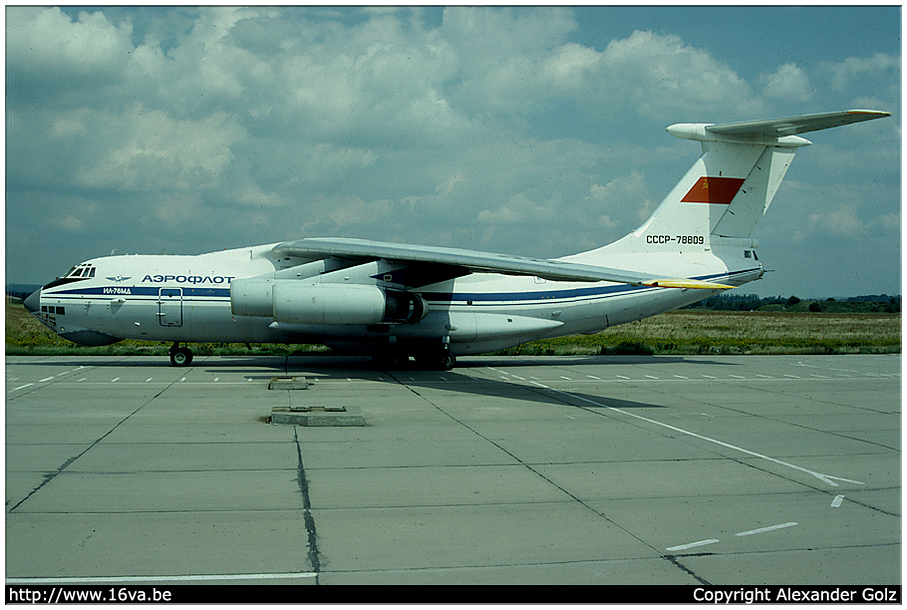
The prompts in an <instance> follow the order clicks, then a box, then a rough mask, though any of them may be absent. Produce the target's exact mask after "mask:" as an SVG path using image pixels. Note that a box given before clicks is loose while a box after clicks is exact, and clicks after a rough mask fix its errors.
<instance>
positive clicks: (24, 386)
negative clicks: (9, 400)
mask: <svg viewBox="0 0 907 610" xmlns="http://www.w3.org/2000/svg"><path fill="white" fill-rule="evenodd" d="M30 385H35V384H33V383H26V384H25V385H20V386H19V387H18V388H13V389H12V390H10V392H15V391H16V390H21V389H24V388H27V387H28V386H30Z"/></svg>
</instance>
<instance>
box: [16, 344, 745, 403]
mask: <svg viewBox="0 0 907 610" xmlns="http://www.w3.org/2000/svg"><path fill="white" fill-rule="evenodd" d="M681 362H682V363H686V364H705V365H708V366H717V365H726V366H735V365H733V364H731V363H728V362H716V361H713V360H699V359H697V360H688V359H686V358H684V357H682V356H658V357H654V356H568V357H564V356H531V357H525V358H512V357H506V358H501V359H500V360H495V359H493V358H492V359H489V358H488V357H483V359H482V360H481V362H474V363H473V362H471V361H470V359H469V358H468V357H466V358H462V359H460V362H459V364H458V366H457V367H456V368H454V369H453V370H451V371H425V370H422V369H419V368H417V367H415V366H407V365H406V364H404V365H402V366H400V367H399V368H395V369H386V368H381V367H376V366H375V364H374V363H373V362H372V360H371V359H370V358H366V357H357V356H337V355H328V354H325V355H311V356H309V355H306V356H295V355H291V356H274V355H249V356H229V357H225V358H223V359H221V360H219V361H218V363H217V364H216V365H214V364H213V363H206V362H205V358H204V356H200V357H199V358H198V359H197V360H196V363H195V365H194V366H193V367H190V368H200V369H202V370H204V371H206V372H208V373H217V372H223V373H232V374H237V373H240V374H242V373H246V375H245V376H246V377H248V378H249V379H252V380H253V381H261V382H266V381H269V380H270V379H271V378H272V377H274V376H280V375H295V376H306V375H308V376H311V377H318V378H325V379H331V378H343V379H347V378H349V379H354V380H364V381H386V382H387V383H396V384H402V385H405V386H409V387H424V388H432V389H435V390H437V389H439V385H441V384H443V389H444V390H446V391H449V392H460V393H465V394H470V395H476V396H487V397H489V398H492V397H493V398H505V399H513V400H523V401H530V402H537V403H540V404H546V405H572V406H575V407H578V408H596V407H598V408H603V407H614V408H618V409H639V408H646V409H651V408H665V405H659V404H653V403H643V402H635V401H630V400H625V399H618V398H609V397H608V396H601V395H593V394H584V393H582V392H578V391H576V390H575V389H571V390H570V391H563V392H562V391H557V390H552V389H547V388H545V387H541V386H538V387H536V386H534V385H531V384H528V383H525V382H519V381H517V380H513V381H510V380H506V379H501V380H496V379H491V378H488V377H473V376H472V375H470V371H472V370H475V371H481V370H483V369H487V368H495V367H506V368H507V369H515V368H520V367H546V366H551V367H555V366H568V365H569V366H576V365H596V366H607V365H609V364H621V365H626V364H652V363H658V364H666V363H667V364H670V363H681ZM19 364H20V365H23V364H24V365H28V364H32V363H28V362H23V363H19ZM33 364H35V365H39V364H46V361H43V360H42V361H35V362H34V363H33ZM55 364H59V365H61V366H72V367H86V368H88V367H99V366H102V367H111V368H113V367H130V368H133V367H155V368H156V367H167V368H170V363H169V361H167V360H166V359H163V358H159V357H156V356H148V357H141V356H140V357H135V356H131V357H122V358H116V359H114V360H109V359H106V358H93V357H88V358H85V357H74V358H73V359H71V360H69V359H66V360H63V359H60V360H55ZM244 368H245V369H246V370H245V371H243V369H244ZM268 369H273V373H269V372H267V370H268ZM385 377H386V379H385ZM441 377H444V378H445V379H443V380H442V379H441Z"/></svg>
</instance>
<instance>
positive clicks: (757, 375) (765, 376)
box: [756, 373, 774, 379]
mask: <svg viewBox="0 0 907 610" xmlns="http://www.w3.org/2000/svg"><path fill="white" fill-rule="evenodd" d="M756 377H762V378H763V379H774V377H769V376H768V375H760V374H759V373H756Z"/></svg>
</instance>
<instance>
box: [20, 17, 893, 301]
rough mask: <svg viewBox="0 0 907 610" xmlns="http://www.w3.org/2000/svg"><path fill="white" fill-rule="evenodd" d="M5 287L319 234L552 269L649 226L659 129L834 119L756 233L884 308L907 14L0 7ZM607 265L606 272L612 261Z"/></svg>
mask: <svg viewBox="0 0 907 610" xmlns="http://www.w3.org/2000/svg"><path fill="white" fill-rule="evenodd" d="M5 23H6V27H5V34H6V102H7V117H6V210H5V212H6V237H5V243H6V281H7V282H8V283H11V282H16V283H32V284H43V283H46V282H48V281H50V280H52V279H53V278H55V277H56V276H58V275H61V274H63V273H64V272H66V270H67V269H69V268H70V267H71V266H72V265H74V264H76V263H79V262H81V261H83V260H86V259H89V258H93V257H96V256H104V255H108V254H110V253H112V252H113V253H116V254H159V253H164V254H200V253H203V252H209V251H214V250H222V249H225V248H234V247H242V246H248V245H256V244H266V243H273V242H280V241H284V240H291V239H298V238H302V237H313V236H321V237H325V236H339V237H360V238H367V239H377V240H382V241H395V242H406V243H416V244H427V245H439V246H455V247H461V248H469V249H475V250H483V251H492V252H502V253H507V254H516V255H525V256H536V257H548V258H554V257H559V256H565V255H569V254H573V253H576V252H580V251H584V250H589V249H592V248H595V247H598V246H601V245H604V244H606V243H609V242H611V241H614V240H616V239H618V238H620V237H622V236H623V235H625V234H627V233H628V232H630V231H632V230H633V229H635V228H636V227H637V226H639V225H640V224H641V223H642V222H643V221H644V220H645V218H646V217H647V216H648V214H649V213H650V212H651V211H652V210H653V209H654V208H655V207H656V206H657V204H658V203H659V202H660V201H661V199H662V198H663V197H664V196H665V195H666V194H667V193H668V191H669V190H670V189H671V187H672V186H673V185H674V184H675V183H676V182H677V181H678V180H679V179H680V178H681V177H682V176H683V174H684V173H685V172H686V170H687V169H688V168H689V167H690V166H691V165H692V163H693V162H694V161H695V160H696V158H697V157H698V156H699V155H700V153H701V149H700V146H699V144H698V143H697V142H690V141H686V140H680V139H677V138H673V137H672V136H670V135H668V134H667V133H666V132H665V128H666V127H667V126H668V125H671V124H673V123H680V122H706V123H721V122H731V121H744V120H755V119H765V118H775V117H785V116H793V115H799V114H807V113H814V112H827V111H835V110H843V109H850V108H868V109H874V110H885V111H888V112H891V113H892V116H891V117H889V118H886V119H881V120H877V121H872V122H869V123H863V124H859V125H852V126H847V127H843V128H839V129H833V130H828V131H820V132H815V133H812V134H808V138H809V139H810V140H811V141H812V142H813V145H812V146H809V147H806V148H803V149H800V150H799V152H798V153H797V156H796V158H795V159H794V162H793V165H792V166H791V169H790V170H789V171H788V174H787V178H786V180H785V182H784V183H783V184H782V186H781V188H780V190H779V191H778V194H777V196H776V197H775V200H774V203H773V204H772V207H771V209H770V210H769V212H768V214H767V215H766V217H765V218H764V220H763V221H762V223H760V225H759V226H758V227H757V229H756V233H755V237H757V238H758V239H759V242H760V247H759V256H760V260H761V261H762V262H763V264H764V265H765V267H766V269H769V270H771V272H770V273H767V274H766V276H765V278H763V279H762V280H759V281H757V282H754V283H751V284H747V285H746V286H743V287H741V288H738V289H736V290H735V291H734V292H735V293H743V294H758V295H760V296H773V295H783V296H785V297H787V296H790V295H796V296H799V297H801V298H815V297H823V298H824V297H841V296H855V295H862V294H883V293H884V294H890V295H893V294H900V292H901V286H900V283H901V282H900V280H901V271H900V263H901V8H900V6H897V5H894V6H874V7H843V6H831V7H817V6H801V7H785V6H755V7H665V6H662V7H655V6H642V7H640V6H636V7H611V6H603V7H589V6H583V7H573V8H570V7H544V6H530V7H508V6H502V7H447V8H445V7H434V6H430V7H421V8H406V7H366V8H361V7H198V8H192V7H155V6H151V7H126V6H124V7H100V8H92V7H88V8H85V7H62V8H45V7H30V6H7V7H6V9H5ZM610 266H612V267H620V262H619V261H614V262H613V264H611V265H610Z"/></svg>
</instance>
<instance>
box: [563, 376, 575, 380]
mask: <svg viewBox="0 0 907 610" xmlns="http://www.w3.org/2000/svg"><path fill="white" fill-rule="evenodd" d="M561 379H566V380H567V381H573V380H572V379H570V378H569V377H564V376H563V375H561Z"/></svg>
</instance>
